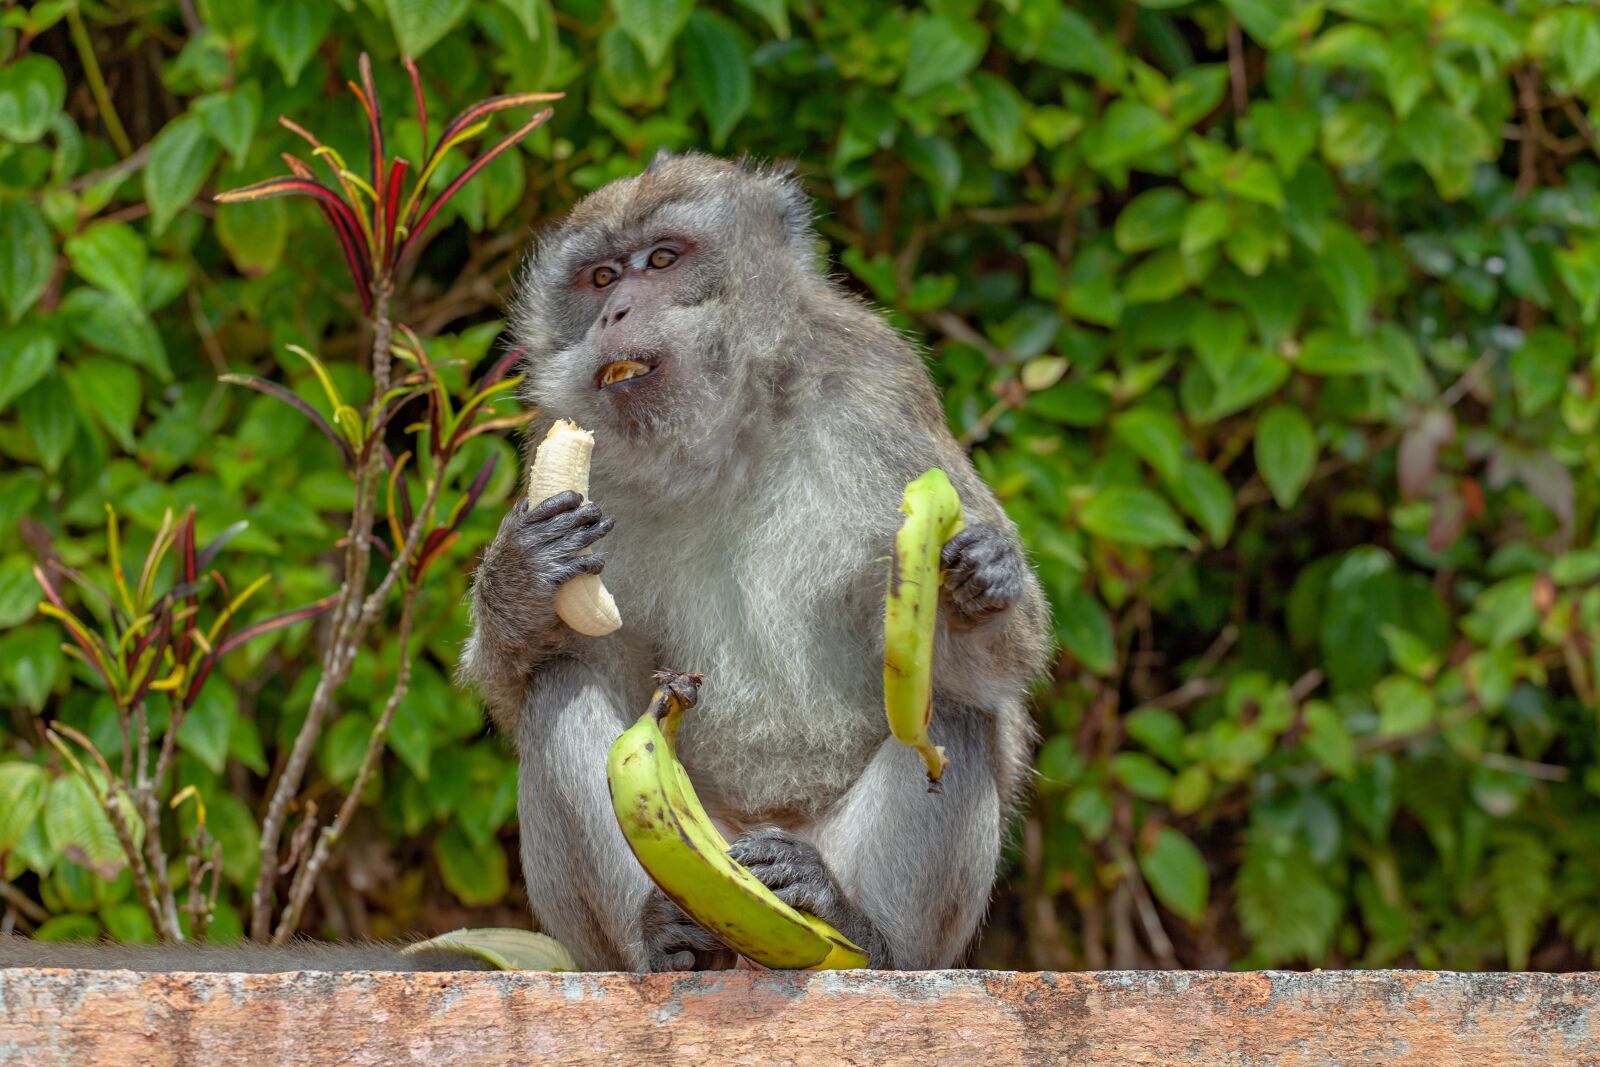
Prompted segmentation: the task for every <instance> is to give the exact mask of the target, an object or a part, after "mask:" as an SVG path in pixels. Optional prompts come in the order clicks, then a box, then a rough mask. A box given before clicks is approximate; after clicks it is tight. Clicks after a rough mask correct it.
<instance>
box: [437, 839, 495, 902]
mask: <svg viewBox="0 0 1600 1067" xmlns="http://www.w3.org/2000/svg"><path fill="white" fill-rule="evenodd" d="M433 854H434V858H435V859H437V860H438V861H439V875H440V877H441V878H443V879H444V884H445V887H446V888H448V889H449V890H450V892H452V893H454V894H455V895H456V899H458V900H460V901H461V902H462V903H463V904H469V905H487V904H494V903H496V902H497V901H499V900H500V899H501V898H502V897H504V896H505V895H506V893H507V892H508V891H509V890H510V888H511V880H510V878H509V876H508V875H507V873H506V854H505V850H504V849H502V848H501V847H500V844H499V842H497V841H493V840H491V841H488V842H486V843H484V844H482V845H478V844H475V843H473V841H472V839H471V838H469V837H467V835H466V834H465V833H463V832H462V831H461V828H460V827H459V826H457V825H456V824H455V823H451V824H450V825H449V826H448V827H446V828H445V831H444V833H442V834H440V835H439V839H438V841H436V842H435V843H434V846H433Z"/></svg>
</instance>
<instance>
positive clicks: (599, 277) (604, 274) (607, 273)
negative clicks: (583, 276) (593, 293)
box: [594, 267, 617, 289]
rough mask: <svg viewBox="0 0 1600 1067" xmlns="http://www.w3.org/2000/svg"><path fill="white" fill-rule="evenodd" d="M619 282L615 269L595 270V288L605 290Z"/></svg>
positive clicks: (597, 268) (603, 268)
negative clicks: (613, 283)
mask: <svg viewBox="0 0 1600 1067" xmlns="http://www.w3.org/2000/svg"><path fill="white" fill-rule="evenodd" d="M616 280H617V271H616V268H614V267H596V268H595V269H594V287H595V288H596V289H604V288H605V287H606V286H608V285H610V284H611V283H612V282H614V281H616Z"/></svg>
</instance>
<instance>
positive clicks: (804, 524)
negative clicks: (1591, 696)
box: [0, 153, 1052, 972]
mask: <svg viewBox="0 0 1600 1067" xmlns="http://www.w3.org/2000/svg"><path fill="white" fill-rule="evenodd" d="M818 243H819V241H818V235H817V233H816V231H815V229H814V227H813V224H812V215H811V205H810V201H809V199H808V198H807V196H806V194H805V192H804V190H803V188H802V187H801V185H800V184H799V182H798V180H797V179H796V178H795V177H794V176H793V174H792V173H791V172H789V171H787V170H784V169H781V168H776V167H769V166H760V165H755V164H751V163H747V162H733V161H727V160H721V159H717V158H714V157H710V156H706V155H700V154H694V153H688V154H682V155H670V154H663V155H660V156H658V157H657V158H656V160H655V161H654V162H652V163H651V164H650V165H649V166H648V167H647V168H646V169H645V170H644V171H643V173H641V174H639V175H636V176H634V177H631V178H624V179H620V180H618V181H615V182H613V183H611V184H609V185H606V186H603V187H601V188H600V189H598V190H596V191H594V192H592V193H590V194H589V195H588V196H587V197H585V198H584V199H583V200H581V201H580V202H579V203H578V204H577V205H575V206H574V207H573V209H572V210H571V211H570V213H569V214H568V215H567V217H566V218H565V219H564V220H562V221H561V222H559V223H557V224H555V225H553V226H552V227H550V228H548V229H547V230H546V232H544V233H543V234H541V235H539V236H538V237H537V238H536V240H535V241H534V243H533V247H532V251H531V253H530V255H529V257H528V259H527V261H526V263H525V265H524V267H523V270H522V274H521V278H520V284H519V285H518V286H517V289H516V292H515V294H514V296H513V298H512V301H511V306H510V309H509V316H508V318H509V323H510V330H511V334H512V337H513V338H514V343H515V344H517V345H519V346H520V347H521V348H522V349H523V352H524V354H523V356H522V358H521V360H520V370H521V372H522V374H523V381H522V385H521V387H520V396H521V399H522V401H523V402H524V403H525V404H527V405H528V406H529V407H531V408H533V409H535V410H536V411H537V415H536V417H535V419H534V421H533V422H532V423H531V424H530V428H529V432H528V433H527V436H526V440H525V443H524V447H525V450H526V452H527V458H530V459H531V456H532V452H533V450H534V448H536V447H537V443H538V441H540V440H541V439H542V438H543V436H544V431H545V430H547V429H548V427H549V426H550V424H551V423H552V422H553V421H554V420H555V419H556V418H570V419H573V420H574V421H576V422H577V423H578V424H579V425H580V426H583V427H585V428H586V429H589V430H592V431H594V433H595V436H596V442H597V444H596V448H595V452H594V457H593V466H592V470H591V486H590V496H591V498H592V500H593V502H591V503H586V502H584V500H583V499H582V498H581V497H580V496H579V495H578V494H577V493H573V492H567V493H562V494H559V495H557V496H554V497H551V498H550V499H548V500H544V501H537V502H533V503H531V504H530V503H529V502H528V501H526V500H519V501H518V502H517V503H516V504H515V505H513V506H512V507H511V508H510V509H509V510H508V513H507V514H506V515H505V516H504V518H503V519H502V521H501V523H500V526H499V528H498V532H497V533H496V535H495V537H494V539H493V541H492V542H491V544H490V545H489V546H488V548H487V549H486V551H485V552H484V554H483V558H482V560H481V561H480V563H479V565H478V567H477V569H476V572H475V574H474V576H473V581H472V588H471V593H470V605H469V607H470V616H471V624H472V628H471V633H470V635H469V636H468V638H467V640H466V642H465V644H464V645H463V648H462V653H461V657H460V662H459V664H458V669H457V673H458V678H459V680H460V681H461V682H462V683H463V684H468V685H471V686H473V687H475V688H476V690H477V691H478V692H479V693H480V694H481V695H482V697H483V699H484V702H485V704H486V705H487V708H488V711H489V715H490V718H491V719H492V720H493V721H494V723H495V725H496V727H497V728H498V729H499V730H500V731H501V732H502V733H504V734H505V735H506V736H507V737H508V738H509V739H510V740H511V742H512V743H513V745H514V746H515V748H516V750H517V755H518V762H519V799H518V809H519V820H520V824H521V854H522V855H521V859H522V866H523V872H524V881H525V883H526V886H527V892H528V897H529V901H530V904H531V906H532V911H533V914H534V917H535V918H536V920H537V921H538V924H539V926H540V927H541V928H542V929H543V930H544V931H545V932H546V933H549V934H551V935H552V936H554V937H556V938H557V939H558V940H559V941H560V942H561V943H562V944H563V945H565V946H566V947H567V949H568V950H569V951H570V952H571V953H572V954H573V956H574V957H575V959H576V961H577V962H578V964H579V965H580V966H581V967H583V968H584V969H586V970H630V971H677V970H687V969H708V968H722V967H729V966H733V965H735V964H736V963H737V960H736V957H734V955H733V954H732V952H731V951H730V950H728V949H727V948H726V947H725V946H723V945H722V944H721V943H720V942H718V941H717V940H716V939H715V938H713V937H712V936H711V935H710V934H709V933H707V932H706V931H705V930H703V929H701V928H700V927H699V926H698V925H697V924H695V923H694V922H693V921H692V920H690V919H689V918H688V917H687V916H686V915H685V914H683V912H681V911H680V910H679V909H678V908H677V906H676V905H675V904H673V903H672V902H671V901H670V900H668V899H667V898H666V897H665V896H664V895H663V894H662V893H661V892H660V891H659V890H658V889H656V888H655V887H654V885H653V884H652V883H651V881H650V879H649V878H648V876H647V875H646V874H645V873H644V871H643V869H642V868H641V867H640V866H639V864H638V863H637V862H636V861H635V859H634V857H633V855H632V853H631V852H630V851H629V850H628V847H627V844H626V842H625V840H624V839H623V837H622V834H621V830H620V829H619V827H618V826H617V824H616V820H615V818H614V816H613V814H612V810H611V805H610V799H609V794H608V788H607V783H606V774H605V767H606V754H607V751H608V749H609V748H610V745H611V743H612V742H613V741H614V740H615V739H616V737H617V736H618V735H619V734H620V733H621V732H622V731H623V730H624V729H625V728H626V727H627V726H628V725H629V724H630V723H631V722H632V721H633V720H634V718H635V717H636V716H637V715H638V714H639V713H640V712H641V711H642V710H643V709H644V708H645V706H646V703H647V701H648V697H649V694H650V692H651V689H652V687H653V684H654V683H653V677H654V675H655V673H656V671H657V670H658V669H662V668H672V669H675V670H682V671H693V672H697V673H702V674H703V675H704V676H705V681H704V685H703V687H702V689H701V691H700V700H699V704H698V706H697V707H696V708H695V709H694V710H693V711H691V712H690V713H689V714H688V716H687V717H686V718H685V720H684V722H683V724H682V726H681V727H680V729H679V733H678V754H679V756H680V758H681V759H682V760H683V762H684V764H685V767H686V768H687V770H688V772H689V774H690V777H691V778H692V779H693V781H694V783H695V789H696V792H697V794H698V795H699V797H700V799H701V800H702V802H703V803H704V804H705V806H706V808H707V810H708V812H709V813H710V814H711V815H712V817H713V819H714V820H715V821H716V822H717V824H718V826H719V828H721V829H722V831H723V832H724V834H725V835H726V836H727V837H728V839H729V840H730V841H731V842H732V845H731V851H732V853H733V855H734V857H735V858H736V859H738V860H739V861H740V862H741V863H743V864H745V865H746V866H747V867H748V868H749V869H750V870H751V872H752V873H753V874H755V876H756V877H757V878H759V879H760V880H761V881H762V882H764V883H765V884H766V885H767V886H768V887H769V888H771V889H772V890H773V891H774V893H775V894H776V895H777V896H778V897H779V898H780V899H782V900H784V901H785V902H786V903H788V904H790V905H792V906H794V907H797V908H801V909H803V910H806V911H809V912H811V913H813V914H815V915H817V916H818V917H820V918H822V919H823V920H825V921H827V922H828V923H830V924H831V925H833V926H834V927H835V928H836V929H838V930H839V931H840V932H841V933H843V934H844V935H845V936H846V937H849V938H850V939H851V940H852V941H854V942H855V943H856V944H857V945H859V946H860V947H861V948H862V949H863V950H864V951H865V952H866V954H867V957H868V961H869V965H870V966H872V967H874V968H879V969H926V968H942V967H949V966H953V965H956V964H958V963H959V962H961V961H963V960H964V959H965V957H966V954H967V953H968V952H969V950H970V948H971V947H972V945H973V944H974V942H975V940H976V936H977V933H978V930H979V928H980V926H981V923H982V920H983V917H984V915H985V913H986V911H987V909H988V903H989V897H990V894H991V892H992V889H993V884H994V881H995V879H996V877H997V869H998V863H999V857H1000V851H1001V846H1002V838H1003V834H1004V833H1005V829H1006V826H1007V823H1008V820H1009V818H1010V816H1011V815H1012V813H1013V812H1014V810H1015V808H1016V807H1017V805H1018V803H1019V801H1020V799H1021V795H1022V793H1023V790H1024V787H1025V784H1026V781H1027V775H1028V770H1029V767H1030V765H1031V751H1032V746H1033V742H1034V729H1033V722H1032V717H1031V714H1030V711H1029V708H1028V694H1029V691H1030V689H1031V687H1032V685H1033V684H1034V683H1035V682H1036V681H1037V680H1038V679H1040V678H1041V677H1042V676H1043V675H1044V672H1045V670H1046V667H1047V665H1048V659H1049V655H1050V650H1051V647H1052V645H1051V638H1050V619H1049V610H1048V607H1047V605H1046V603H1045V600H1044V597H1043V595H1042V592H1041V590H1040V586H1039V582H1038V579H1037V577H1036V576H1035V574H1034V572H1033V570H1032V568H1031V566H1030V565H1029V564H1028V561H1027V558H1026V554H1025V552H1024V550H1023V547H1022V544H1021V542H1020V540H1019V539H1018V536H1017V532H1016V528H1015V525H1014V524H1013V523H1012V522H1011V521H1010V519H1009V518H1008V517H1007V516H1006V514H1005V512H1004V510H1003V509H1002V508H1001V506H1000V504H999V502H998V501H997V500H996V498H995V496H994V494H993V493H992V492H991V491H990V490H989V488H988V487H987V486H986V485H985V484H984V483H983V481H982V480H981V478H980V477H979V475H978V473H977V471H976V469H975V468H974V467H973V464H972V462H971V460H970V459H969V458H968V456H967V455H966V453H965V451H964V450H963V449H962V447H961V446H960V445H959V444H958V443H957V442H956V440H955V439H954V437H953V436H952V435H951V433H950V431H949V428H948V426H947V425H946V422H945V419H944V416H943V411H942V408H941V405H940V402H939V398H938V394H937V392H936V390H935V387H934V384H933V381H932V379H931V378H930V376H929V374H928V372H927V369H926V368H925V366H924V365H923V363H922V360H921V357H920V356H919V354H918V352H917V350H916V349H914V348H913V347H912V345H911V344H910V343H908V342H907V341H906V339H905V338H903V337H902V336H901V335H900V334H899V333H898V332H897V331H896V330H895V329H894V328H893V327H892V326H891V325H890V324H889V323H888V322H887V321H886V320H885V319H884V317H883V316H882V315H881V314H879V313H878V312H877V311H875V310H874V309H872V308H871V307H870V306H869V305H868V304H867V303H866V302H864V301H863V300H861V299H859V298H857V297H855V296H853V295H851V294H850V293H849V292H848V291H847V290H846V289H845V288H844V287H843V286H842V285H841V284H840V283H839V282H837V281H836V280H835V279H833V278H830V277H829V276H828V275H827V274H826V273H825V269H824V268H825V263H824V260H823V258H822V257H821V256H820V255H819V252H818ZM934 466H937V467H942V468H943V469H944V470H945V471H946V473H948V474H949V475H950V478H951V480H952V482H953V483H954V484H955V487H956V489H957V491H958V493H959V494H960V497H961V501H962V505H963V509H964V511H965V514H966V518H967V522H966V526H965V528H964V529H963V530H962V531H961V532H960V533H958V534H957V535H956V536H955V537H954V538H952V539H951V540H950V541H949V542H948V543H947V544H946V545H945V546H944V548H943V551H942V553H941V560H940V562H941V568H942V570H943V571H944V575H945V583H944V588H943V590H942V592H941V605H940V613H939V614H940V617H939V621H938V630H937V634H936V641H935V655H934V663H935V668H934V697H933V720H932V726H931V734H932V738H933V740H934V742H935V743H937V744H940V745H942V746H943V747H944V749H945V752H946V755H947V756H948V759H949V766H948V768H947V769H946V771H945V772H944V775H943V779H942V785H943V789H942V792H941V793H930V792H929V791H928V787H927V784H926V775H925V772H924V769H923V764H922V761H921V758H920V757H919V756H918V755H917V754H916V753H915V752H914V751H913V750H911V749H909V748H907V747H906V746H904V745H902V744H900V743H899V742H898V741H896V740H895V739H894V738H893V737H892V736H890V734H889V731H888V723H887V720H886V717H885V715H884V709H883V692H882V656H883V611H884V595H885V593H886V591H887V581H888V574H889V562H890V559H891V554H892V550H893V537H894V533H895V531H896V529H897V528H898V525H899V517H900V514H899V510H898V507H899V503H900V496H901V492H902V490H903V488H904V486H905V484H906V483H907V482H909V481H910V480H911V479H912V478H914V477H916V476H917V475H919V474H921V473H922V472H923V471H925V470H926V469H928V468H929V467H934ZM602 507H603V508H604V512H603V513H602V510H601V509H602ZM602 572H603V573H604V577H605V581H606V583H607V585H608V586H609V587H610V588H611V589H612V591H613V593H614V594H615V597H616V600H617V603H618V605H619V606H620V608H621V610H622V613H623V620H624V624H623V627H622V629H621V630H619V631H617V632H616V633H614V634H611V635H608V636H606V637H599V638H595V637H585V636H582V635H579V634H577V633H576V632H574V631H572V630H571V629H569V628H567V627H566V625H565V624H564V623H562V622H561V621H560V620H559V619H558V618H557V616H556V615H555V611H554V599H555V593H556V590H557V589H559V588H560V586H561V585H562V584H563V583H564V582H566V581H568V580H570V579H571V578H572V577H575V576H576V575H578V574H600V573H602ZM4 966H72V967H93V968H107V967H116V968H131V969H136V970H153V971H161V970H237V971H251V972H271V971H283V970H301V969H308V970H343V969H357V968H359V969H374V970H418V969H420V970H433V969H463V968H468V967H475V966H477V964H476V961H473V960H470V959H469V958H468V957H465V956H457V955H456V954H453V953H430V954H427V955H425V956H420V957H419V956H402V955H401V954H400V953H399V951H398V949H397V947H395V946H385V945H355V946H338V945H336V946H316V945H311V944H307V943H300V944H296V945H293V946H288V947H286V948H283V949H266V948H260V947H248V946H245V947H236V946H220V947H215V948H212V947H206V946H194V945H175V946H102V945H95V946H74V945H46V944H39V943H35V942H30V941H27V940H26V939H23V938H19V937H0V967H4Z"/></svg>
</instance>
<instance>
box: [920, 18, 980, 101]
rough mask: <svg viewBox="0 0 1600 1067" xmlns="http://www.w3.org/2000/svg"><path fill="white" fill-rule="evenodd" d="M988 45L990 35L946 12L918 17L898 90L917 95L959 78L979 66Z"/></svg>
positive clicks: (965, 20)
mask: <svg viewBox="0 0 1600 1067" xmlns="http://www.w3.org/2000/svg"><path fill="white" fill-rule="evenodd" d="M988 47H989V35H988V33H986V32H985V31H984V29H983V27H982V26H981V25H979V24H978V23H976V22H973V21H971V20H969V19H958V18H954V17H952V16H949V15H931V16H918V17H916V18H915V19H914V21H913V22H912V25H911V33H910V40H909V44H908V46H907V51H906V70H905V74H904V76H903V77H902V78H901V80H900V91H901V92H902V93H903V94H905V95H906V96H918V95H920V94H922V93H925V92H927V91H928V90H929V89H933V88H936V87H937V86H940V85H947V84H949V83H950V82H954V81H960V80H961V79H962V78H965V77H966V76H967V75H968V74H969V73H971V71H972V68H974V67H976V66H977V65H978V61H979V60H980V59H982V58H983V53H984V52H985V50H987V49H988Z"/></svg>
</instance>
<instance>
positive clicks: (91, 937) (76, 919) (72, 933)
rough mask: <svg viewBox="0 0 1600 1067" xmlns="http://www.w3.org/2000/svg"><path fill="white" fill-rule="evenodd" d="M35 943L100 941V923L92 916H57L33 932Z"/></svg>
mask: <svg viewBox="0 0 1600 1067" xmlns="http://www.w3.org/2000/svg"><path fill="white" fill-rule="evenodd" d="M33 939H34V940H35V941H49V942H53V943H56V944H60V943H63V942H70V941H98V940H100V922H99V920H97V919H96V918H95V917H94V916H93V915H57V916H54V917H53V918H51V919H50V920H48V921H47V922H45V923H44V924H43V925H41V926H40V927H39V929H37V930H35V931H34V932H33Z"/></svg>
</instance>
